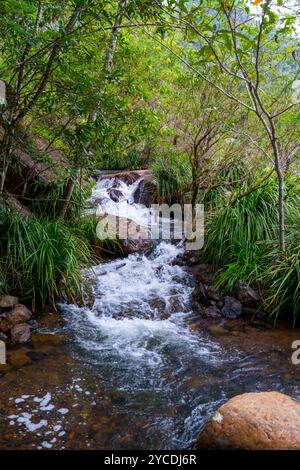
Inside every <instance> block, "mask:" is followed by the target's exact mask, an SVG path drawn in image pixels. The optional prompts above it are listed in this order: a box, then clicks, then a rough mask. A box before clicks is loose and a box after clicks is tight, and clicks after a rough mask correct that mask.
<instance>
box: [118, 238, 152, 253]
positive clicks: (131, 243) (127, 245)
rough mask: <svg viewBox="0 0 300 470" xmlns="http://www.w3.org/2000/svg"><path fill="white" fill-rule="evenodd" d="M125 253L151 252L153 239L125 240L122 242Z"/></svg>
mask: <svg viewBox="0 0 300 470" xmlns="http://www.w3.org/2000/svg"><path fill="white" fill-rule="evenodd" d="M122 248H123V250H122V251H123V253H124V254H126V255H130V254H131V253H142V254H149V253H151V251H152V249H153V243H152V240H143V239H137V240H129V239H128V240H124V241H123V243H122Z"/></svg>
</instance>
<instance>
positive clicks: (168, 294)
mask: <svg viewBox="0 0 300 470" xmlns="http://www.w3.org/2000/svg"><path fill="white" fill-rule="evenodd" d="M138 186H139V184H138V181H137V180H135V181H131V182H125V181H123V180H122V179H121V180H120V179H118V178H111V177H107V178H101V177H100V178H99V180H98V182H97V186H96V188H95V189H94V192H93V195H92V199H91V200H92V202H93V203H94V204H96V205H98V206H99V205H100V207H98V211H99V212H100V213H101V212H102V213H110V214H116V213H117V212H118V210H119V209H121V214H123V215H125V214H127V213H128V211H129V212H130V216H131V218H132V219H133V220H135V221H136V222H137V223H143V222H145V220H146V219H147V216H148V214H149V209H147V208H145V207H142V206H140V205H139V204H136V203H135V202H134V201H135V197H134V196H135V191H136V190H137V188H138ZM113 189H118V192H117V193H116V192H114V193H112V190H113ZM116 196H117V197H116ZM182 253H183V248H182V245H181V244H180V243H179V244H177V245H176V244H174V243H170V242H168V241H166V240H164V241H161V242H159V243H157V244H156V246H155V247H154V249H153V251H152V252H151V254H149V255H148V256H145V255H143V254H140V253H135V254H130V255H129V256H128V257H123V258H120V259H115V260H113V261H110V262H106V263H103V264H99V265H98V266H95V267H94V268H93V269H92V270H90V271H89V272H87V273H86V275H87V276H88V278H89V279H90V284H91V287H92V291H93V292H92V301H91V302H89V303H88V305H89V306H86V307H83V306H80V305H75V304H68V303H61V304H60V305H59V309H60V313H61V314H62V315H63V319H64V322H63V324H61V320H60V318H61V317H60V316H57V315H56V314H52V315H50V320H51V324H49V320H47V322H48V323H47V324H46V323H45V325H44V326H43V321H44V320H43V319H42V318H41V321H40V330H39V332H38V334H36V335H34V336H33V337H32V341H31V343H30V344H27V345H24V346H13V345H12V346H9V348H8V362H9V364H8V366H7V369H5V370H4V372H1V369H0V449H1V448H2V449H34V448H37V449H90V448H94V449H183V448H191V447H192V446H193V444H194V440H195V438H196V436H197V434H198V432H199V431H200V430H201V429H202V427H203V426H204V425H205V423H206V422H207V421H208V419H209V418H210V417H211V416H212V414H213V413H214V411H215V410H216V409H217V408H218V407H219V406H220V405H221V404H222V403H224V402H225V401H226V400H228V399H229V398H231V397H232V396H234V395H237V394H240V393H244V392H250V391H251V392H253V391H264V390H278V391H283V392H285V393H287V394H289V395H291V396H293V397H294V398H296V399H298V400H300V374H299V366H298V367H296V366H293V365H292V364H291V361H290V357H291V347H290V345H291V342H292V341H293V340H295V339H297V338H298V336H297V335H298V333H297V332H296V331H292V330H284V329H283V330H269V329H267V328H263V327H262V328H259V329H257V327H254V326H251V325H250V324H249V321H248V320H247V319H241V320H239V321H232V320H231V321H230V320H229V321H225V320H222V319H221V320H220V319H218V320H217V325H215V326H217V332H218V331H219V330H220V331H221V334H220V335H219V334H215V332H213V334H212V331H211V329H210V328H211V325H212V324H214V323H215V321H213V320H208V321H206V322H205V321H204V320H201V317H200V315H199V307H198V309H197V307H196V306H195V304H194V303H193V300H192V291H193V288H194V285H195V281H194V279H193V278H192V277H191V276H190V275H189V274H188V273H187V271H186V270H184V268H183V267H181V266H179V265H176V264H175V263H174V261H175V260H176V258H177V257H178V256H180V255H181V254H182ZM45 321H46V320H45ZM214 331H215V330H214ZM53 333H55V334H53ZM298 339H299V338H298ZM3 374H4V375H3Z"/></svg>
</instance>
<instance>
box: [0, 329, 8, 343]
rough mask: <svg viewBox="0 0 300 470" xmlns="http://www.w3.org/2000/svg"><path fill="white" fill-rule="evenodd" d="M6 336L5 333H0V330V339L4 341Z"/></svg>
mask: <svg viewBox="0 0 300 470" xmlns="http://www.w3.org/2000/svg"><path fill="white" fill-rule="evenodd" d="M7 339H8V338H7V336H6V334H5V333H2V331H0V341H6V340H7Z"/></svg>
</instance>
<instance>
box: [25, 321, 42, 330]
mask: <svg viewBox="0 0 300 470" xmlns="http://www.w3.org/2000/svg"><path fill="white" fill-rule="evenodd" d="M27 323H28V325H29V326H30V329H31V330H36V329H37V328H38V326H39V324H38V322H37V321H36V320H34V319H33V318H31V320H29V321H28V322H27Z"/></svg>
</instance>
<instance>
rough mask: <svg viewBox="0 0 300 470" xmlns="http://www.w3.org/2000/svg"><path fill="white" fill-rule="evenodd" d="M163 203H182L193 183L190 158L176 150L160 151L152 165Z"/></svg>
mask: <svg viewBox="0 0 300 470" xmlns="http://www.w3.org/2000/svg"><path fill="white" fill-rule="evenodd" d="M152 170H153V173H154V177H155V180H156V183H157V187H158V198H159V200H160V201H161V202H167V203H171V202H182V198H183V194H184V193H185V192H186V190H187V187H188V185H189V184H190V182H191V170H190V165H189V161H188V156H187V155H186V154H184V153H181V152H177V151H175V150H174V149H171V148H170V149H164V150H161V151H160V154H159V156H158V157H156V159H155V162H154V163H153V165H152Z"/></svg>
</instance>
